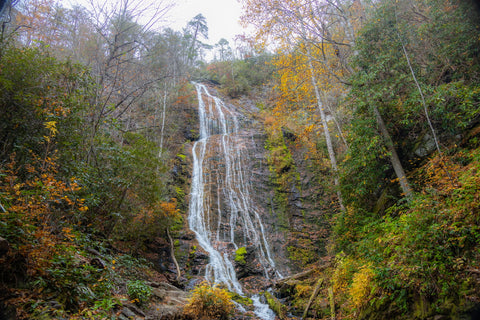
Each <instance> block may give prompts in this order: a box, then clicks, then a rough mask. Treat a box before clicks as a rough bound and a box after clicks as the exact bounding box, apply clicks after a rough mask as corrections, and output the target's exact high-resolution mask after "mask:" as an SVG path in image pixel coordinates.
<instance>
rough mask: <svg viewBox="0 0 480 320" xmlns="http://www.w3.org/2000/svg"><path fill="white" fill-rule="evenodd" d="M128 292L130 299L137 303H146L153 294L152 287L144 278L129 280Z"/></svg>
mask: <svg viewBox="0 0 480 320" xmlns="http://www.w3.org/2000/svg"><path fill="white" fill-rule="evenodd" d="M127 293H128V296H129V297H130V299H132V300H133V301H135V302H136V303H138V304H144V303H145V302H147V301H148V299H150V296H151V295H152V287H150V286H149V285H147V284H145V281H142V280H135V281H129V282H128V283H127Z"/></svg>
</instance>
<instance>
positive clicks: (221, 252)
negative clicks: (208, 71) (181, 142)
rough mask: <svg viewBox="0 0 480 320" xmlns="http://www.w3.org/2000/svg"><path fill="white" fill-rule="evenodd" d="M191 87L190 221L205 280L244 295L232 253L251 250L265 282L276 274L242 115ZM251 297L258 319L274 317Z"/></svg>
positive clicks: (201, 88) (202, 88)
mask: <svg viewBox="0 0 480 320" xmlns="http://www.w3.org/2000/svg"><path fill="white" fill-rule="evenodd" d="M194 85H195V88H196V90H197V97H198V112H199V118H200V139H199V140H198V141H196V142H195V143H194V145H193V148H192V154H193V174H192V185H191V192H190V208H189V215H188V222H189V226H190V229H191V230H193V232H194V233H195V235H196V238H197V240H198V243H199V245H200V246H201V247H202V248H203V249H204V250H205V251H206V252H207V253H208V255H209V258H210V260H209V263H208V265H207V268H206V273H205V278H206V279H207V280H209V281H211V282H215V283H222V284H224V285H225V286H226V287H227V288H228V289H229V290H230V291H233V292H236V293H238V294H240V295H244V293H243V290H242V286H241V284H240V282H239V281H238V279H237V275H236V273H235V268H234V265H233V262H232V260H233V251H234V250H236V249H238V248H239V247H240V246H241V244H243V245H244V246H247V245H248V246H250V247H251V246H253V247H254V248H255V257H256V259H257V260H258V262H259V264H260V265H261V268H262V269H263V273H264V277H265V278H269V273H270V274H272V272H271V271H275V263H274V261H273V258H272V253H271V251H270V247H269V244H268V242H267V238H266V236H265V228H264V225H263V223H262V220H261V217H260V214H259V212H258V210H257V208H256V207H255V205H254V204H253V201H252V198H251V193H252V185H251V180H250V179H249V175H248V172H247V168H248V167H247V164H248V161H249V160H248V157H247V155H248V154H247V151H248V147H249V144H250V143H251V139H248V137H247V136H246V135H245V132H244V131H241V129H242V128H241V125H240V124H241V115H240V114H238V113H237V112H236V111H235V110H234V109H232V108H231V107H229V106H228V105H226V104H225V103H224V102H223V101H222V100H221V99H219V98H218V97H215V96H213V95H211V94H210V93H209V91H208V90H207V87H206V86H205V85H203V84H199V83H194ZM215 199H216V201H215ZM269 271H270V272H269ZM273 274H275V273H273ZM276 274H277V275H279V274H278V273H276ZM252 299H253V301H254V306H255V313H256V314H257V316H258V317H260V318H262V319H265V320H273V319H274V318H275V316H274V314H273V312H272V311H271V310H270V309H269V308H268V306H267V305H265V304H262V303H261V302H260V300H259V299H258V297H257V296H254V297H252Z"/></svg>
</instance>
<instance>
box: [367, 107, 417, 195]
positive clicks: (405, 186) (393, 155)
mask: <svg viewBox="0 0 480 320" xmlns="http://www.w3.org/2000/svg"><path fill="white" fill-rule="evenodd" d="M373 112H374V113H375V117H376V118H377V123H378V127H379V128H380V132H381V133H382V136H383V139H384V141H385V144H386V146H387V149H388V151H389V152H390V161H391V162H392V166H393V170H394V171H395V174H396V175H397V178H398V182H400V187H401V188H402V191H403V193H404V194H405V195H406V196H407V197H408V198H410V196H411V195H412V189H411V188H410V184H409V183H408V180H407V176H406V175H405V171H404V170H403V166H402V163H401V162H400V158H399V157H398V154H397V151H396V150H395V146H394V144H393V141H392V138H391V137H390V134H389V133H388V130H387V127H386V126H385V122H383V118H382V115H381V114H380V111H379V110H378V108H377V107H376V106H374V107H373Z"/></svg>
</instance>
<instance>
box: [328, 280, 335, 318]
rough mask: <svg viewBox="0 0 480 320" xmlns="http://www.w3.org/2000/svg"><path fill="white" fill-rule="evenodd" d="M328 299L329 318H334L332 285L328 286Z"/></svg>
mask: <svg viewBox="0 0 480 320" xmlns="http://www.w3.org/2000/svg"><path fill="white" fill-rule="evenodd" d="M328 300H329V301H330V319H331V320H335V298H334V296H333V288H332V287H330V288H328Z"/></svg>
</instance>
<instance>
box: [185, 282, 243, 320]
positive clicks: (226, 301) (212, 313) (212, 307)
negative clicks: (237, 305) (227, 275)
mask: <svg viewBox="0 0 480 320" xmlns="http://www.w3.org/2000/svg"><path fill="white" fill-rule="evenodd" d="M231 299H232V295H231V293H230V292H228V291H227V290H225V289H221V288H219V287H216V286H213V287H212V286H210V285H209V284H208V283H206V282H202V283H201V284H200V285H199V286H197V287H196V288H195V289H194V290H193V292H192V296H191V297H190V299H189V300H188V303H187V305H186V306H185V308H184V315H185V316H186V317H188V318H190V319H228V318H229V317H230V315H231V314H232V312H233V309H234V304H233V302H232V300H231Z"/></svg>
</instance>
